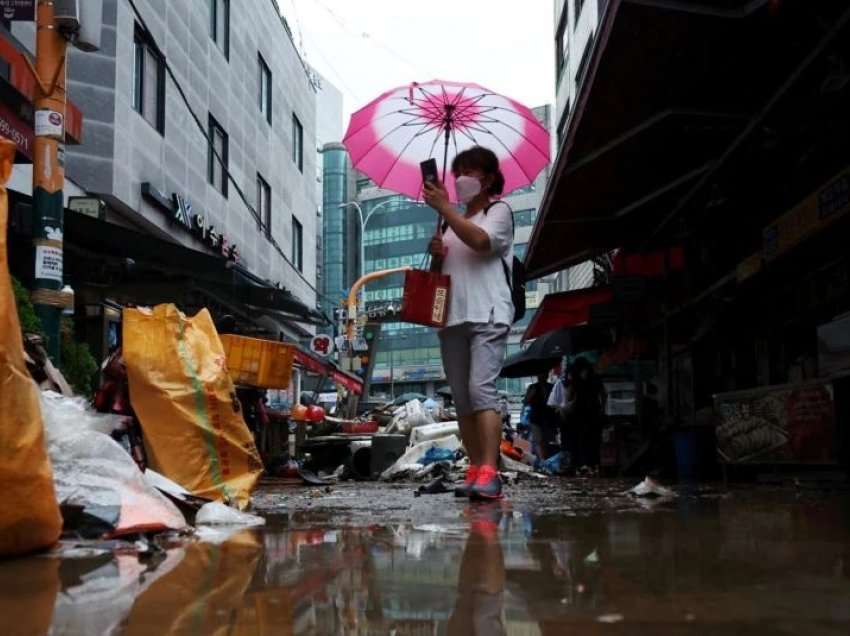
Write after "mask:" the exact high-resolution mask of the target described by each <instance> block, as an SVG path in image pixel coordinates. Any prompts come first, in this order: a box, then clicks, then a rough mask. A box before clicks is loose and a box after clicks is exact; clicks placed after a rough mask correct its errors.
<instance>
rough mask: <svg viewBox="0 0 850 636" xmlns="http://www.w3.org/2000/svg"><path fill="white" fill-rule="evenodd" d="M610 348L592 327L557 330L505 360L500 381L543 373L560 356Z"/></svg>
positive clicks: (605, 337)
mask: <svg viewBox="0 0 850 636" xmlns="http://www.w3.org/2000/svg"><path fill="white" fill-rule="evenodd" d="M610 344H611V339H610V337H609V335H608V333H607V332H605V331H603V330H601V329H598V328H596V327H589V326H586V325H584V326H580V327H569V328H567V329H559V330H558V331H552V332H550V333H547V334H546V335H545V336H541V337H540V338H537V339H536V340H535V341H534V342H532V343H531V344H530V345H529V346H528V348H527V349H525V351H520V352H519V353H516V354H514V355H512V356H510V357H509V358H507V359H506V360H505V362H504V364H503V365H502V372H501V374H500V375H501V377H503V378H527V377H531V376H534V375H537V374H539V373H546V372H547V371H549V370H550V369H551V368H552V367H554V366H556V365H557V364H558V363H559V362H560V361H561V358H563V357H564V356H567V355H576V354H579V353H582V352H584V351H592V350H594V349H602V348H604V347H607V346H608V345H610Z"/></svg>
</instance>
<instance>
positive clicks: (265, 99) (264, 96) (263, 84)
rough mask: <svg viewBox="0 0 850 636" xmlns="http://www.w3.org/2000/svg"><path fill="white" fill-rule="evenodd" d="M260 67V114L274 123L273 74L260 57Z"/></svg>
mask: <svg viewBox="0 0 850 636" xmlns="http://www.w3.org/2000/svg"><path fill="white" fill-rule="evenodd" d="M257 57H258V61H259V67H260V94H259V101H260V112H261V113H263V114H264V115H265V116H266V121H267V122H269V123H272V72H271V69H269V65H268V64H266V61H265V60H264V59H263V56H262V55H258V56H257Z"/></svg>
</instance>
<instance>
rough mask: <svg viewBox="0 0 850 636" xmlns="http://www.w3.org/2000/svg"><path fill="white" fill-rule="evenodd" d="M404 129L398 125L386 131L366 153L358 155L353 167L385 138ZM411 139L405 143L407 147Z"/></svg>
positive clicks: (401, 125)
mask: <svg viewBox="0 0 850 636" xmlns="http://www.w3.org/2000/svg"><path fill="white" fill-rule="evenodd" d="M404 127H405V124H399V125H398V126H396V127H395V128H393V129H392V130H388V131H387V133H386V134H385V135H384V136H383V137H381V138H380V139H378V140H377V141H376V142H375V143H373V144H372V145H371V146H369V148H368V149H367V150H366V152H364V153H363V154H362V155H360V158H359V159H358V160H357V162H356V163H355V164H354V167H355V168H356V167H357V166H358V165H360V162H361V161H363V159H364V158H365V157H366V155H368V154H369V153H370V152H372V151H373V150H374V149H375V148H377V147H378V145H380V144H381V143H383V141H384V140H385V139H386V138H387V137H389V136H390V135H392V134H393V133H394V132H398V131H399V130H401V129H402V128H404ZM415 138H416V137H415V136H414V138H413V139H415ZM413 139H411V140H410V141H409V142H407V146H409V145H410V143H411V142H412V141H413ZM407 146H405V148H407ZM396 161H398V159H396ZM378 185H380V184H378Z"/></svg>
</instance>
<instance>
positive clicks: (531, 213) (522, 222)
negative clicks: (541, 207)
mask: <svg viewBox="0 0 850 636" xmlns="http://www.w3.org/2000/svg"><path fill="white" fill-rule="evenodd" d="M536 219H537V210H536V209H534V208H531V209H528V210H518V211H516V212H514V223H515V224H516V226H517V227H528V226H531V225H534V221H535V220H536Z"/></svg>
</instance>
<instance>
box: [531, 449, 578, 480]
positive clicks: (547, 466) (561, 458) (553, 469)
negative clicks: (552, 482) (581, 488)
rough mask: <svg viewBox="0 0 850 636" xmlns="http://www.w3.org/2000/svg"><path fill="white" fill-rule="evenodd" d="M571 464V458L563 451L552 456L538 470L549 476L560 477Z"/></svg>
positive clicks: (541, 463)
mask: <svg viewBox="0 0 850 636" xmlns="http://www.w3.org/2000/svg"><path fill="white" fill-rule="evenodd" d="M569 463H570V456H569V454H567V453H564V452H563V451H561V452H559V453H556V454H555V455H552V457H550V458H549V459H546V460H543V461H542V462H540V464H539V465H538V466H536V468H537V469H538V470H539V471H540V472H542V473H545V474H547V475H560V474H561V473H562V472H563V471H564V469H565V468H566V467H567V466H568V465H569Z"/></svg>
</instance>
